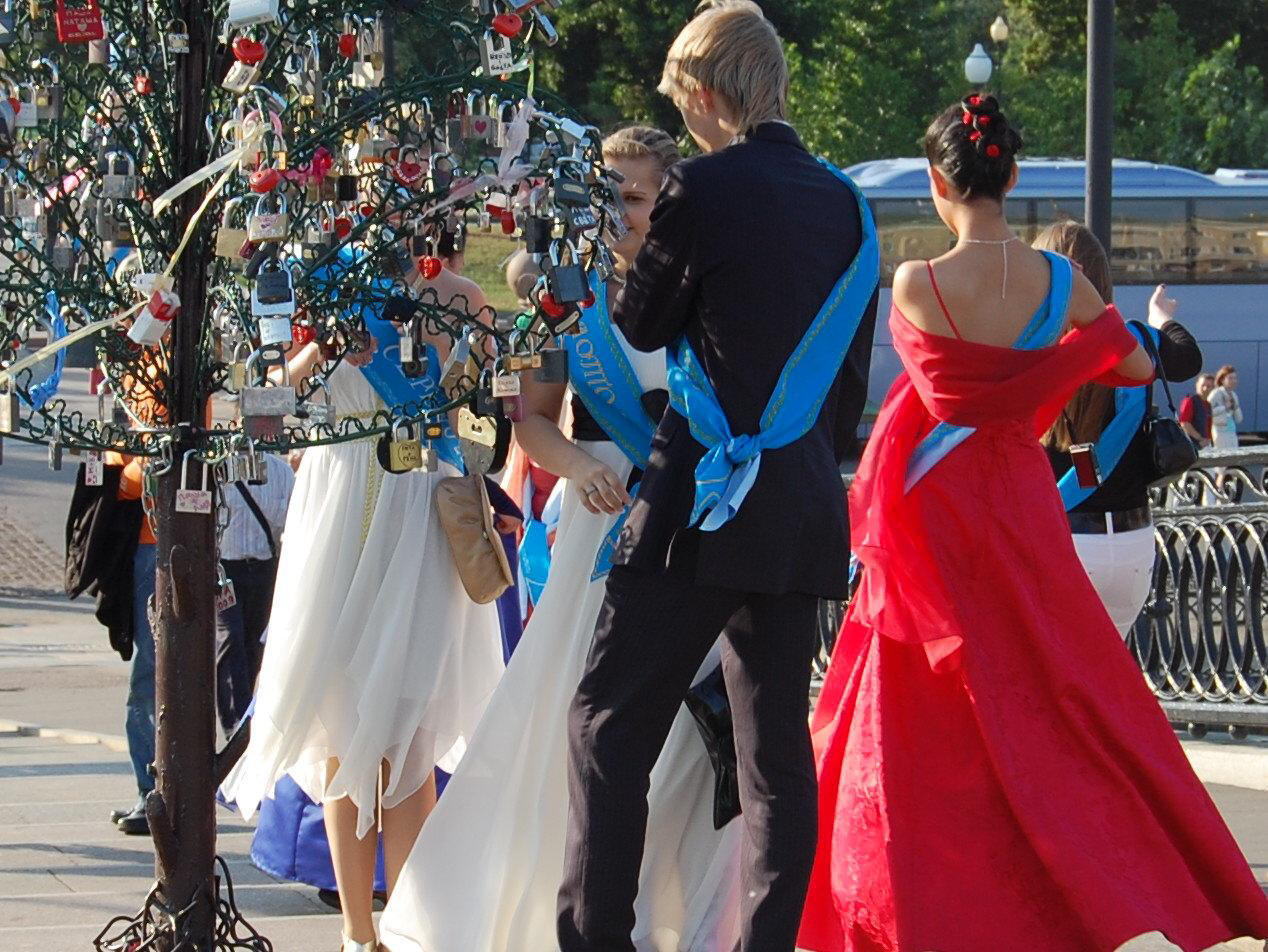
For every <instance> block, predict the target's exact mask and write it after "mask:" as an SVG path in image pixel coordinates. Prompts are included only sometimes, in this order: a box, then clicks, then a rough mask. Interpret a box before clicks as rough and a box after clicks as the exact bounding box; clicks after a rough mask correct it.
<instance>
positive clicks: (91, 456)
mask: <svg viewBox="0 0 1268 952" xmlns="http://www.w3.org/2000/svg"><path fill="white" fill-rule="evenodd" d="M105 472H106V467H105V463H104V462H103V461H102V459H101V451H100V450H89V451H88V452H87V454H85V457H84V485H85V486H100V485H101V484H102V482H103V481H104V479H105Z"/></svg>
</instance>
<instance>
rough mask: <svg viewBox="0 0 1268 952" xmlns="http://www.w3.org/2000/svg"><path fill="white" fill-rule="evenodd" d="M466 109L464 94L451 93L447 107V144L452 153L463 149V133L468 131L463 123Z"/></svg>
mask: <svg viewBox="0 0 1268 952" xmlns="http://www.w3.org/2000/svg"><path fill="white" fill-rule="evenodd" d="M465 109H466V104H465V103H464V102H463V101H462V94H461V93H457V92H454V93H450V94H449V101H448V104H447V105H446V107H445V142H446V144H447V145H448V148H449V149H450V150H451V151H453V150H457V149H461V148H462V140H463V139H464V138H465V137H464V135H463V133H464V132H465V131H466V127H465V125H464V123H463V121H462V118H463V112H464V110H465Z"/></svg>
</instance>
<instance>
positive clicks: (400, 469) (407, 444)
mask: <svg viewBox="0 0 1268 952" xmlns="http://www.w3.org/2000/svg"><path fill="white" fill-rule="evenodd" d="M402 431H404V434H405V435H401V434H402ZM375 455H376V456H377V457H378V460H379V465H380V466H382V467H383V468H384V469H385V470H387V471H388V472H389V473H393V474H395V475H400V474H401V473H408V472H409V471H410V470H413V469H419V468H421V467H422V465H423V445H422V442H421V441H420V440H419V439H418V437H417V436H415V435H414V425H413V424H412V423H407V422H405V421H404V420H395V421H393V423H392V429H391V431H390V432H388V433H384V434H383V435H382V436H381V437H379V442H378V445H377V446H376V447H375Z"/></svg>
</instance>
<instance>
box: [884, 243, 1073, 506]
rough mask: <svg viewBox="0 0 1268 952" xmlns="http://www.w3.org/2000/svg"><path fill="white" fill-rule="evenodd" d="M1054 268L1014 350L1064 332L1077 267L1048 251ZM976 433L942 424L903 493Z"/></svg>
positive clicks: (916, 457)
mask: <svg viewBox="0 0 1268 952" xmlns="http://www.w3.org/2000/svg"><path fill="white" fill-rule="evenodd" d="M1043 256H1044V257H1045V258H1047V259H1048V266H1049V267H1050V268H1051V269H1052V278H1051V281H1050V283H1049V287H1048V295H1047V297H1045V298H1044V299H1043V303H1042V304H1040V305H1039V309H1038V310H1037V311H1035V316H1034V317H1032V318H1031V319H1030V323H1028V324H1027V325H1026V326H1025V327H1024V328H1023V329H1022V332H1021V334H1020V335H1019V336H1018V338H1017V341H1016V343H1014V344H1013V349H1014V350H1039V349H1040V348H1043V347H1050V346H1051V345H1053V344H1055V343H1056V342H1057V340H1058V339H1059V338H1060V337H1061V332H1062V331H1063V330H1064V329H1065V323H1066V313H1067V311H1068V310H1069V308H1070V294H1071V292H1072V291H1073V290H1074V266H1073V265H1072V264H1071V263H1070V259H1069V258H1065V257H1063V256H1061V255H1059V254H1057V253H1056V252H1052V251H1045V252H1043ZM975 432H977V431H976V428H974V427H971V426H956V425H955V424H954V423H939V424H938V425H937V426H935V427H934V428H933V429H932V430H930V431H929V435H928V436H926V437H925V438H924V439H923V440H921V441H920V442H919V443H918V444H916V448H915V449H914V450H912V453H911V458H910V459H909V460H908V461H907V481H906V483H905V484H904V487H903V491H904V492H911V490H912V487H913V486H915V485H916V483H918V482H920V480H922V479H924V477H925V476H927V475H928V473H929V471H930V470H931V469H933V468H934V466H936V465H937V464H938V463H940V462H941V461H942V460H944V459H946V457H947V454H948V453H950V452H951V451H952V450H953V449H955V448H956V447H957V446H959V445H960V444H961V443H963V442H964V441H965V440H967V439H968V438H969V437H970V436H972V435H973V434H974V433H975Z"/></svg>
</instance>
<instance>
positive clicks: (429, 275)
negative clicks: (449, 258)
mask: <svg viewBox="0 0 1268 952" xmlns="http://www.w3.org/2000/svg"><path fill="white" fill-rule="evenodd" d="M444 270H445V263H444V262H443V261H441V260H440V259H439V258H437V257H436V256H435V255H423V256H422V257H421V258H419V259H418V273H419V274H421V275H422V276H423V280H424V281H435V280H436V279H437V278H438V277H440V272H442V271H444Z"/></svg>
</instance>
